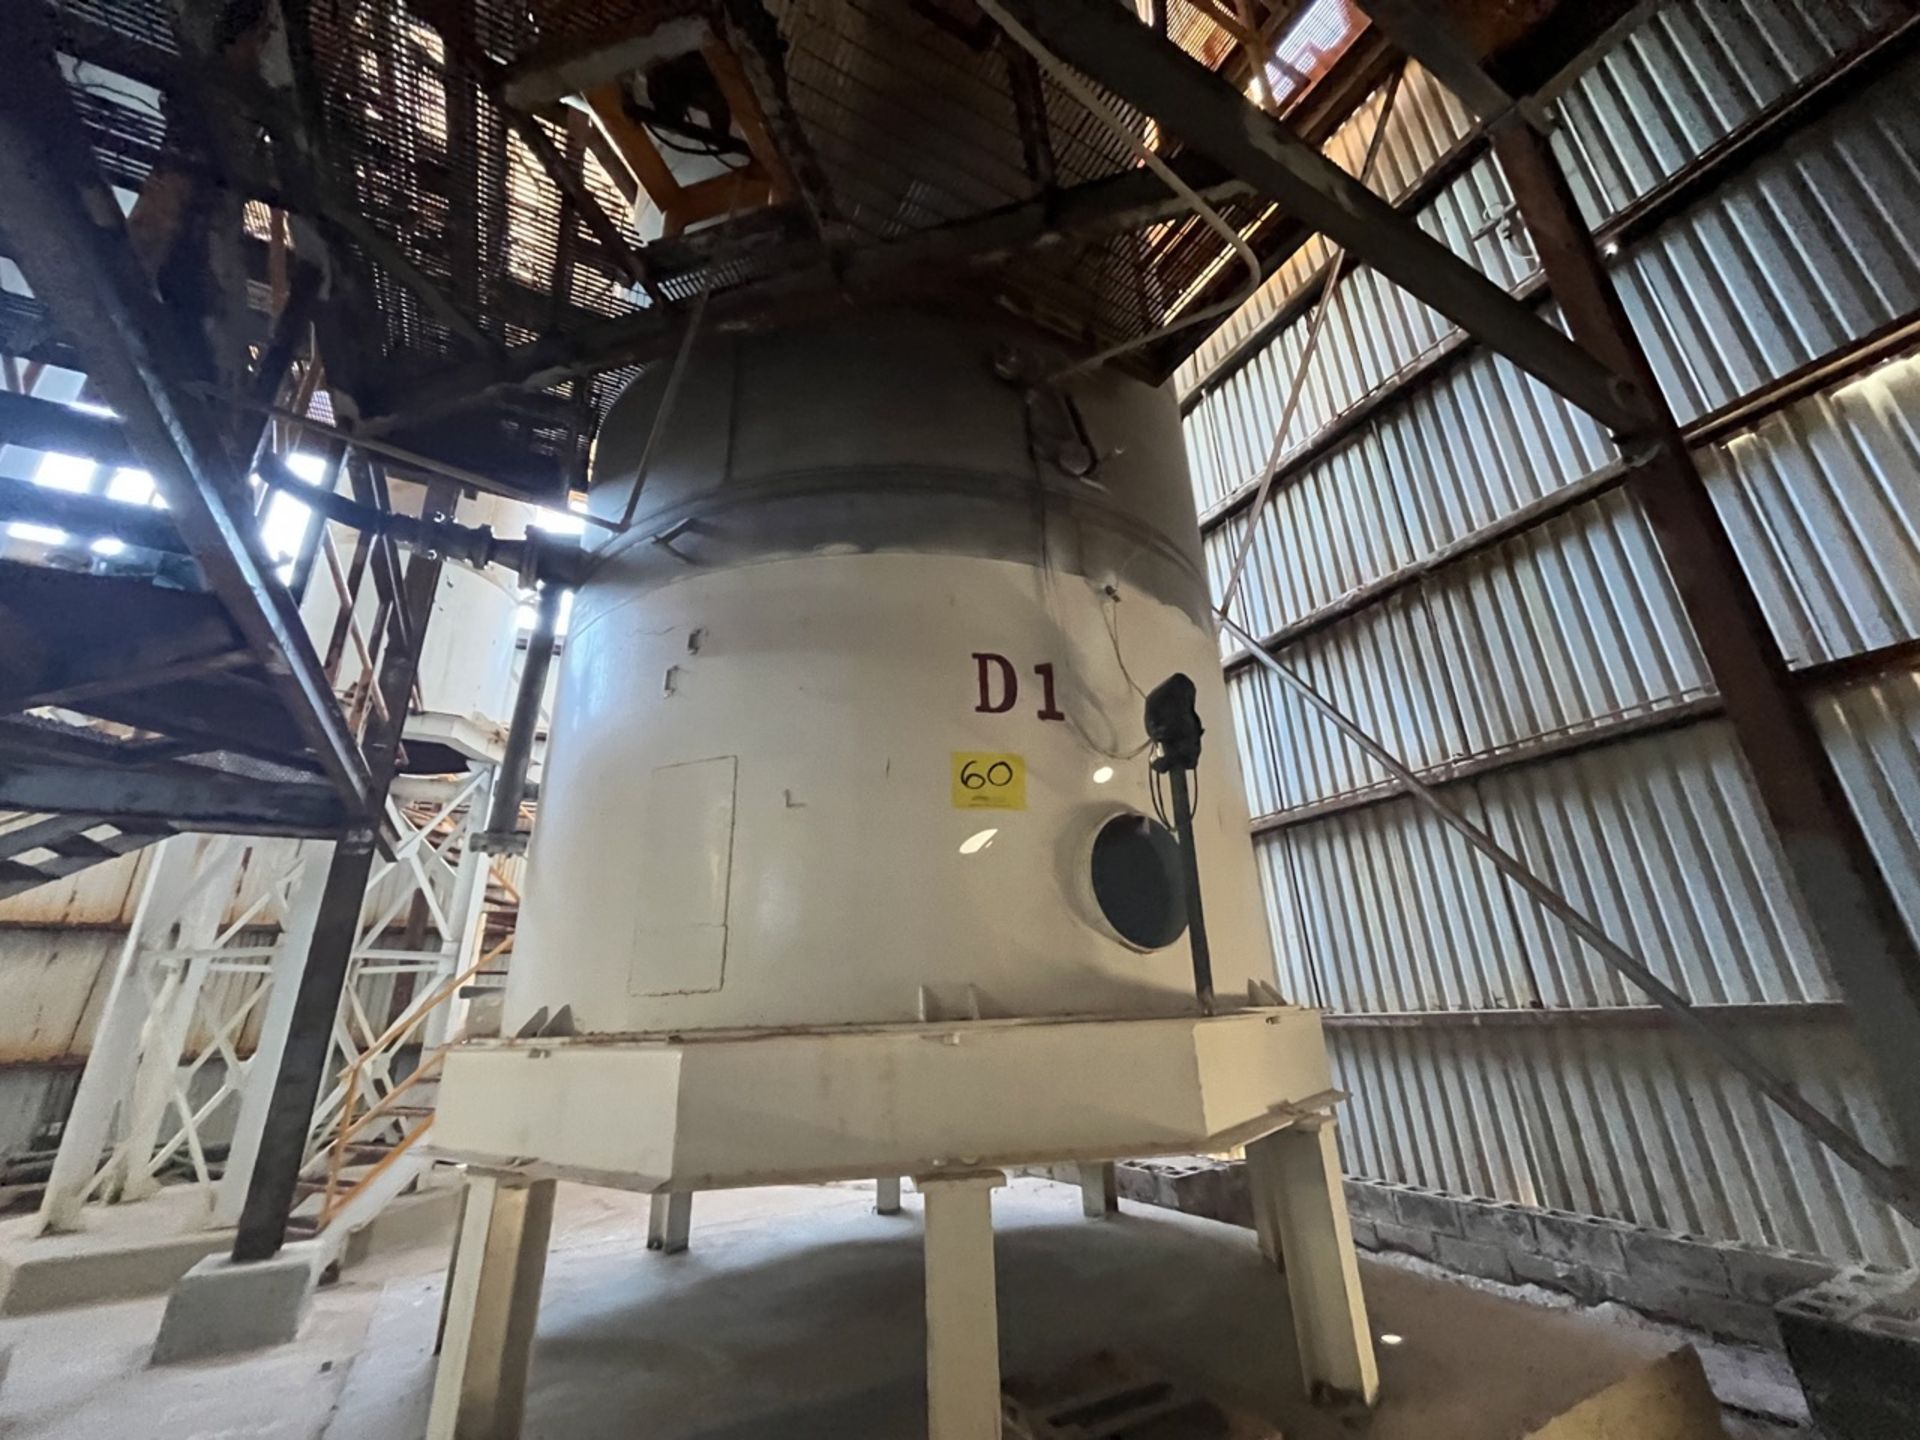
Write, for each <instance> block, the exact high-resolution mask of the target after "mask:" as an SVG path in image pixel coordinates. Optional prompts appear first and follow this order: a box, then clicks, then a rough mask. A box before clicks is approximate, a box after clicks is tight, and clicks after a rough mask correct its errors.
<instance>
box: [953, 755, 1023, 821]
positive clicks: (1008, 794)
mask: <svg viewBox="0 0 1920 1440" xmlns="http://www.w3.org/2000/svg"><path fill="white" fill-rule="evenodd" d="M953 808H954V809H956V810H1024V809H1026V808H1027V762H1026V761H1025V760H1022V759H1021V758H1020V757H1019V756H1018V755H995V754H991V753H988V752H985V751H977V750H956V751H954V752H953Z"/></svg>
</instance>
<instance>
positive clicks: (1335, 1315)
mask: <svg viewBox="0 0 1920 1440" xmlns="http://www.w3.org/2000/svg"><path fill="white" fill-rule="evenodd" d="M1247 1178H1248V1181H1249V1182H1250V1184H1251V1188H1252V1191H1253V1213H1254V1219H1255V1221H1256V1222H1257V1224H1258V1226H1259V1230H1260V1247H1261V1249H1262V1250H1263V1251H1265V1252H1266V1254H1267V1256H1268V1258H1269V1259H1272V1260H1274V1261H1275V1262H1276V1263H1279V1264H1281V1265H1282V1267H1283V1268H1284V1269H1285V1271H1286V1275H1287V1297H1288V1300H1289V1301H1290V1302H1291V1305H1292V1308H1293V1333H1294V1338H1295V1340H1296V1341H1297V1342H1298V1344H1299V1347H1300V1374H1301V1378H1302V1379H1303V1380H1304V1381H1305V1382H1306V1386H1307V1391H1308V1393H1309V1394H1310V1395H1312V1396H1313V1397H1314V1398H1315V1399H1316V1400H1320V1399H1326V1400H1340V1399H1345V1400H1358V1401H1360V1402H1361V1403H1363V1404H1366V1405H1372V1404H1373V1403H1374V1402H1375V1401H1376V1400H1378V1399H1379V1398H1380V1367H1379V1363H1378V1361H1377V1360H1376V1358H1375V1356H1374V1353H1373V1334H1372V1331H1371V1330H1370V1329H1369V1327H1368V1324H1367V1302H1366V1299H1365V1297H1364V1296H1362V1295H1361V1293H1360V1264H1359V1260H1358V1258H1357V1257H1356V1256H1355V1254H1354V1249H1353V1226H1352V1224H1351V1222H1350V1221H1349V1220H1348V1218H1347V1197H1346V1192H1345V1190H1344V1189H1343V1188H1342V1186H1341V1183H1340V1155H1339V1151H1338V1149H1337V1148H1336V1146H1335V1144H1334V1122H1333V1118H1332V1117H1331V1116H1314V1117H1311V1118H1309V1119H1306V1120H1302V1121H1299V1122H1298V1123H1296V1124H1294V1125H1292V1126H1289V1127H1288V1128H1287V1129H1285V1130H1281V1131H1279V1132H1277V1133H1276V1134H1273V1135H1269V1136H1267V1137H1266V1138H1265V1139H1264V1140H1256V1141H1254V1142H1253V1143H1252V1144H1250V1145H1249V1146H1247Z"/></svg>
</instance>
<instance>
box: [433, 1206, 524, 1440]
mask: <svg viewBox="0 0 1920 1440" xmlns="http://www.w3.org/2000/svg"><path fill="white" fill-rule="evenodd" d="M553 1192H554V1182H553V1181H551V1180H531V1179H527V1178H526V1177H524V1176H518V1175H484V1174H475V1173H471V1172H470V1173H469V1174H468V1176H467V1194H466V1204H465V1206H464V1208H463V1210H462V1212H461V1216H460V1236H459V1240H458V1242H457V1246H456V1249H455V1252H454V1261H453V1265H452V1268H451V1270H450V1271H449V1273H448V1275H447V1303H446V1309H445V1319H444V1321H443V1325H442V1330H441V1338H440V1363H439V1368H438V1369H437V1370H436V1371H435V1372H434V1379H433V1408H432V1410H431V1411H430V1412H429V1413H428V1418H427V1440H517V1437H518V1436H519V1434H520V1422H521V1419H522V1417H523V1416H524V1414H525V1411H526V1402H527V1369H528V1366H529V1364H530V1363H531V1361H532V1359H533V1329H534V1320H535V1317H536V1316H537V1315H538V1313H539V1310H540V1283H541V1281H542V1280H543V1279H545V1277H546V1271H547V1241H548V1239H549V1238H550V1237H551V1235H552V1233H553Z"/></svg>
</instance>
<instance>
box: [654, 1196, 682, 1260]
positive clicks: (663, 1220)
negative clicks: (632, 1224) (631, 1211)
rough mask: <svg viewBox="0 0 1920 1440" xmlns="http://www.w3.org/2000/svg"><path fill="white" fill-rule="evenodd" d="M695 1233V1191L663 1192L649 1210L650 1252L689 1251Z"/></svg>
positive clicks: (667, 1253)
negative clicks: (689, 1237)
mask: <svg viewBox="0 0 1920 1440" xmlns="http://www.w3.org/2000/svg"><path fill="white" fill-rule="evenodd" d="M692 1230H693V1192H692V1191H691V1190H663V1191H660V1192H658V1193H656V1194H655V1195H654V1197H653V1203H652V1205H651V1206H649V1207H648V1210H647V1249H649V1250H658V1251H659V1252H660V1253H661V1254H662V1255H678V1254H680V1253H681V1252H683V1251H684V1250H685V1249H686V1248H687V1237H688V1235H689V1234H690V1233H691V1232H692Z"/></svg>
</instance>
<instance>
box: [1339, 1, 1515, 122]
mask: <svg viewBox="0 0 1920 1440" xmlns="http://www.w3.org/2000/svg"><path fill="white" fill-rule="evenodd" d="M1356 3H1357V4H1358V5H1359V6H1360V8H1361V9H1362V10H1364V11H1365V12H1366V13H1367V16H1368V18H1370V19H1371V20H1372V21H1373V23H1374V24H1375V25H1377V26H1379V27H1380V29H1381V31H1382V32H1384V33H1385V35H1386V37H1387V38H1388V39H1389V40H1391V41H1392V42H1393V43H1394V44H1395V45H1397V46H1399V47H1400V49H1401V50H1403V51H1405V52H1406V53H1407V54H1408V55H1411V56H1412V57H1413V58H1414V59H1416V60H1418V61H1419V62H1420V64H1421V66H1422V67H1423V68H1424V69H1426V70H1427V72H1428V73H1429V74H1431V75H1433V76H1434V77H1435V78H1436V79H1437V80H1439V82H1440V83H1441V84H1442V85H1445V86H1446V87H1447V88H1448V89H1449V90H1451V91H1453V93H1454V94H1455V95H1458V96H1459V97H1460V100H1461V103H1462V104H1464V105H1465V106H1466V107H1467V108H1468V109H1469V110H1471V111H1473V113H1474V114H1476V115H1478V116H1479V117H1480V118H1481V119H1482V120H1484V121H1485V122H1486V123H1488V124H1489V125H1494V124H1498V123H1500V122H1501V120H1502V119H1503V118H1504V117H1505V116H1506V115H1508V114H1509V113H1510V112H1512V111H1513V110H1514V109H1515V106H1516V103H1517V102H1516V101H1515V100H1514V98H1513V96H1511V95H1509V94H1508V93H1507V92H1506V91H1505V90H1504V89H1502V88H1501V86H1500V84H1499V82H1498V81H1496V80H1495V79H1494V78H1493V77H1492V76H1491V75H1489V74H1488V73H1487V72H1486V71H1485V70H1483V69H1481V67H1480V57H1479V56H1478V55H1476V54H1474V53H1473V49H1472V47H1471V46H1469V45H1468V44H1467V43H1466V41H1465V39H1463V38H1462V37H1461V35H1460V34H1459V32H1458V31H1456V30H1455V29H1454V28H1453V26H1452V25H1450V24H1449V23H1448V22H1447V19H1446V16H1445V15H1444V13H1442V12H1441V11H1438V10H1436V9H1435V7H1434V6H1433V5H1432V4H1431V3H1428V4H1421V3H1420V0H1356Z"/></svg>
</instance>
